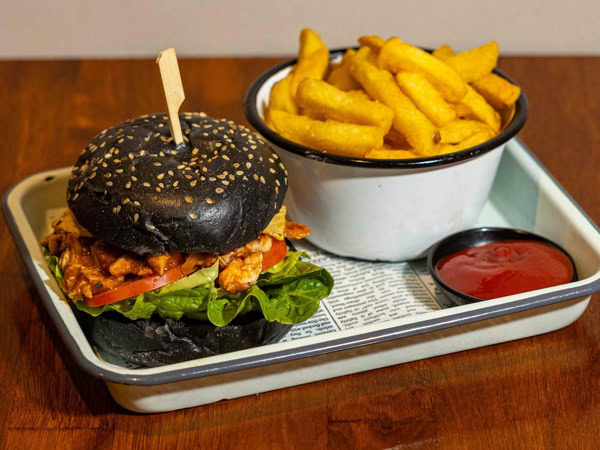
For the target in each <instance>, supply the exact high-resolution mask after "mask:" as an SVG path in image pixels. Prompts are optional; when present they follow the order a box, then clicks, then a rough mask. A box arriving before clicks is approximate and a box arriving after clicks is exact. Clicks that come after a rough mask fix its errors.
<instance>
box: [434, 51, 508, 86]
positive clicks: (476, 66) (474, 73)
mask: <svg viewBox="0 0 600 450" xmlns="http://www.w3.org/2000/svg"><path fill="white" fill-rule="evenodd" d="M448 48H449V47H448ZM438 50H439V49H438ZM436 51H437V50H436ZM498 55H499V50H498V44H497V43H496V41H490V42H488V43H487V44H485V45H482V46H480V47H475V48H472V49H470V50H466V51H464V52H461V53H457V54H455V55H450V54H449V52H448V51H447V49H445V50H444V51H443V52H441V51H440V52H437V54H436V53H435V52H434V56H436V57H437V58H439V59H440V60H442V61H444V62H445V63H446V64H448V65H449V66H450V67H452V68H453V69H454V70H456V71H457V72H458V73H459V74H460V76H461V77H462V78H463V79H464V80H465V81H466V82H467V83H471V82H473V81H475V80H479V79H480V78H482V77H484V76H486V75H487V74H489V73H491V72H492V70H493V69H494V67H496V64H497V62H498Z"/></svg>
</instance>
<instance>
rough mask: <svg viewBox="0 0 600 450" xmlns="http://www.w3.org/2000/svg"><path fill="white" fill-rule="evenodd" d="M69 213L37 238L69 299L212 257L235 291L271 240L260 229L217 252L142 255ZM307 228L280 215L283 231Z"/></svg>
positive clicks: (250, 277) (249, 278)
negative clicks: (102, 237) (94, 233)
mask: <svg viewBox="0 0 600 450" xmlns="http://www.w3.org/2000/svg"><path fill="white" fill-rule="evenodd" d="M69 213H70V211H67V213H65V214H64V215H63V217H61V218H60V219H58V220H56V221H54V222H53V224H52V226H53V228H54V232H53V233H52V234H50V235H48V236H46V237H44V238H43V239H42V245H44V246H45V247H47V248H48V250H49V251H50V253H51V254H52V255H57V256H58V255H60V260H59V265H60V267H61V269H62V270H63V273H64V275H65V277H64V281H63V289H64V291H65V293H66V294H67V295H68V296H69V297H70V298H72V299H73V300H82V299H83V298H91V297H93V296H94V295H97V294H100V293H102V292H104V291H106V290H109V289H113V288H115V287H118V286H119V285H120V284H121V283H123V282H124V281H126V279H130V278H131V277H132V276H133V277H147V276H151V275H154V274H159V275H162V274H164V273H165V271H167V270H169V269H170V268H172V267H175V266H178V265H181V264H182V271H183V273H184V274H190V273H192V272H193V271H194V270H196V268H197V267H200V268H206V267H210V266H212V265H213V264H214V263H215V262H216V261H217V260H218V261H219V271H220V274H219V280H218V281H219V285H220V286H221V287H222V288H223V289H225V290H226V291H228V292H231V293H235V292H240V291H243V290H245V289H248V288H249V287H250V286H252V285H253V284H255V283H256V280H257V279H258V276H259V275H260V273H261V271H262V259H263V253H267V252H268V251H270V250H271V246H272V245H273V238H272V237H271V236H269V235H266V234H261V235H260V236H259V237H258V239H256V240H254V241H251V242H249V243H247V244H246V245H244V246H243V247H240V248H237V249H235V250H232V251H230V252H228V253H225V254H222V255H217V254H211V253H189V254H187V255H184V254H183V253H180V252H169V253H159V254H155V255H149V256H147V257H145V258H142V257H139V256H137V255H134V254H131V253H125V252H123V251H122V250H120V249H118V248H116V247H113V246H111V245H110V244H107V243H105V242H102V241H99V240H94V239H93V238H90V237H87V236H86V234H85V233H87V232H86V231H85V230H84V229H83V228H81V226H80V225H78V224H77V221H76V219H75V217H74V216H73V214H72V213H70V214H69ZM282 217H284V216H283V215H282ZM81 230H83V231H84V232H81ZM309 233H310V230H309V229H308V227H307V226H305V225H300V224H298V223H295V222H289V221H285V236H286V237H290V238H294V239H302V238H303V237H306V236H308V234H309Z"/></svg>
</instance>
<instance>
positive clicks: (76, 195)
mask: <svg viewBox="0 0 600 450" xmlns="http://www.w3.org/2000/svg"><path fill="white" fill-rule="evenodd" d="M77 197H79V192H78V193H76V194H75V195H74V196H73V198H72V200H77Z"/></svg>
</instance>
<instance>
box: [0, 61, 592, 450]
mask: <svg viewBox="0 0 600 450" xmlns="http://www.w3.org/2000/svg"><path fill="white" fill-rule="evenodd" d="M276 62H278V60H275V59H242V58H239V59H202V60H183V61H181V62H180V67H181V73H182V77H183V83H184V86H185V90H186V95H187V100H186V102H185V103H184V108H183V110H192V111H194V110H204V111H207V112H208V113H210V114H211V115H215V116H222V117H227V118H229V119H232V120H234V121H236V122H240V123H244V124H247V121H246V120H245V117H244V113H243V111H242V98H243V95H244V93H245V91H246V89H247V88H248V87H249V85H250V83H251V82H252V80H254V79H255V78H256V77H257V76H258V75H259V74H260V73H261V72H263V71H264V70H265V69H267V68H268V67H270V66H271V65H273V64H274V63H276ZM500 67H501V68H502V69H504V70H505V71H506V72H508V73H510V74H511V75H512V76H513V77H514V78H515V79H517V80H519V81H520V83H521V84H522V86H523V88H524V90H525V92H526V93H527V95H528V97H529V101H530V114H529V120H528V122H527V124H526V125H525V128H524V129H523V131H522V132H521V133H520V136H521V137H522V138H523V140H524V141H525V143H526V144H527V145H528V146H529V147H530V148H531V149H532V150H533V152H534V153H535V154H536V155H537V156H538V157H539V158H540V159H541V161H542V162H543V163H544V164H545V165H546V166H547V167H548V169H549V170H550V171H551V172H552V173H553V174H554V175H555V176H556V177H557V178H558V180H559V182H560V183H561V184H562V185H563V186H564V187H565V188H566V189H567V190H568V191H569V192H570V193H571V194H572V195H573V197H574V198H575V200H576V201H577V202H578V203H579V204H580V205H581V206H582V208H583V209H584V210H585V211H586V212H587V213H588V214H589V215H590V216H591V218H592V219H593V220H595V222H596V223H600V201H599V198H600V197H599V195H598V192H599V189H600V170H599V168H600V95H599V94H600V89H599V86H600V58H530V57H519V58H504V59H502V60H501V63H500ZM160 89H161V84H160V80H159V75H158V70H157V67H156V65H155V64H154V61H149V60H147V61H139V60H137V61H43V62H0V133H1V134H0V136H1V139H0V170H1V171H2V176H1V177H0V192H2V193H4V192H5V191H6V190H7V189H8V188H9V187H10V186H11V185H13V184H14V183H16V182H17V181H19V180H21V179H22V178H24V177H26V176H28V175H30V174H33V173H36V172H39V171H42V170H46V169H51V168H57V167H63V166H68V165H71V164H72V163H73V162H74V160H75V158H76V155H77V154H78V152H79V150H80V149H82V148H83V147H84V146H85V145H86V144H87V143H88V142H89V141H90V140H91V138H92V137H93V136H94V135H95V134H96V133H97V132H98V131H100V130H102V129H104V128H107V127H108V126H110V125H113V124H116V123H118V122H120V121H123V120H124V119H127V118H130V117H135V116H138V115H142V114H145V113H148V112H154V111H163V110H164V109H165V104H164V98H163V95H162V92H161V90H160ZM0 237H1V238H2V243H3V244H2V245H1V246H0V305H2V309H1V311H2V316H3V319H2V320H1V323H2V339H1V341H0V386H2V387H1V388H0V405H1V406H0V430H1V431H0V442H1V443H2V444H4V445H3V448H11V449H12V448H150V447H154V448H186V449H187V448H200V447H204V448H211V447H219V448H237V447H240V446H246V447H258V448H265V447H272V448H303V449H309V448H310V449H312V448H332V449H333V448H345V447H356V448H390V447H393V448H405V447H406V448H413V449H414V448H444V449H446V448H465V447H469V448H490V447H494V448H528V449H531V448H577V449H579V448H597V446H598V437H599V436H600V353H599V348H600V325H599V322H600V304H599V302H598V300H599V298H598V296H594V298H593V299H592V301H591V303H590V305H589V307H588V309H587V311H586V312H585V313H584V315H583V316H582V317H581V318H580V319H579V320H578V321H576V322H575V323H574V324H572V325H570V326H568V327H566V328H564V329H562V330H559V331H556V332H554V333H550V334H547V335H544V336H538V337H534V338H530V339H524V340H521V341H517V342H510V343H507V344H501V345H496V346H491V347H487V348H482V349H478V350H471V351H467V352H462V353H459V354H453V355H447V356H442V357H437V358H431V359H427V360H423V361H417V362H413V363H409V364H404V365H401V366H395V367H389V368H385V369H380V370H374V371H370V372H366V373H360V374H356V375H352V376H346V377H342V378H338V379H333V380H327V381H322V382H318V383H313V384H309V385H305V386H299V387H295V388H290V389H285V390H280V391H276V392H270V393H267V394H262V395H259V396H253V397H248V398H241V399H237V400H231V401H223V402H219V403H216V404H212V405H208V406H203V407H197V408H192V409H188V410H184V411H177V412H172V413H165V414H158V415H150V416H148V415H138V414H133V413H130V412H128V411H125V410H123V409H122V408H120V407H119V406H117V404H116V403H115V402H114V401H113V400H112V398H111V397H110V395H109V393H108V391H107V390H106V388H105V386H104V384H103V383H102V382H101V381H98V380H96V379H93V378H91V377H90V376H88V375H87V374H85V373H84V372H82V370H80V369H79V367H78V366H76V365H75V363H74V361H73V360H72V358H71V356H70V354H69V353H68V352H67V350H66V348H65V346H64V345H63V343H62V341H61V339H60V338H59V337H58V336H57V332H56V329H55V327H54V325H53V324H52V322H51V321H50V319H49V316H48V314H47V313H46V311H45V309H44V307H43V306H42V304H41V302H40V299H39V296H38V294H37V293H36V292H35V290H34V289H33V287H32V284H31V280H30V277H29V275H28V274H27V272H26V270H25V268H24V265H23V264H22V262H21V259H20V256H19V254H18V253H17V250H16V248H15V246H14V243H13V241H12V238H11V236H10V234H9V232H8V229H7V227H6V225H5V223H4V222H0Z"/></svg>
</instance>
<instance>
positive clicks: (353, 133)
mask: <svg viewBox="0 0 600 450" xmlns="http://www.w3.org/2000/svg"><path fill="white" fill-rule="evenodd" d="M271 120H272V121H273V124H274V125H275V129H276V130H277V132H278V133H279V134H281V135H282V136H283V137H285V138H287V139H289V140H291V141H294V142H298V143H299V144H303V145H306V146H307V147H311V148H315V149H317V150H321V151H324V152H330V153H336V154H340V155H346V156H354V157H363V156H364V154H365V153H366V152H368V151H369V150H371V149H373V148H380V147H381V146H382V145H383V135H384V134H385V133H384V131H383V130H382V129H381V128H379V127H371V126H366V125H354V124H349V123H342V122H337V121H334V120H328V121H326V122H321V121H318V120H313V119H310V118H309V117H305V116H296V115H293V114H289V113H286V112H283V111H271Z"/></svg>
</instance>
